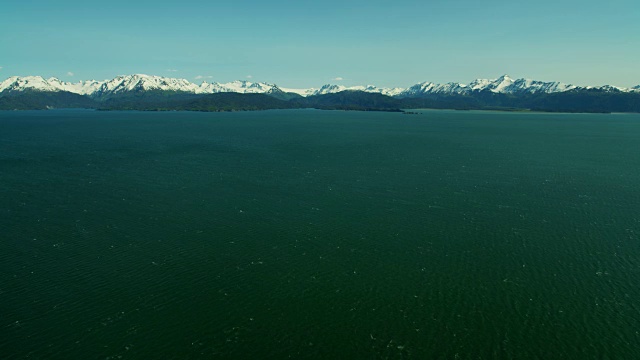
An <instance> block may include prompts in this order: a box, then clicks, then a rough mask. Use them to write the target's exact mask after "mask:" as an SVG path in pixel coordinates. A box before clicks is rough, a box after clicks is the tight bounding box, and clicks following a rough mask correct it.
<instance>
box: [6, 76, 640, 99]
mask: <svg viewBox="0 0 640 360" xmlns="http://www.w3.org/2000/svg"><path fill="white" fill-rule="evenodd" d="M25 90H32V91H52V92H57V91H68V92H71V93H75V94H80V95H87V96H90V97H93V98H103V97H110V96H113V95H117V94H121V93H127V92H132V91H134V92H135V91H148V90H163V91H179V92H186V93H192V94H214V93H221V92H235V93H244V94H246V93H261V94H274V93H283V92H284V93H295V94H298V95H301V96H305V97H306V96H313V95H323V94H331V93H337V92H341V91H345V90H352V91H365V92H370V93H379V94H383V95H388V96H393V97H420V96H425V95H454V94H458V95H459V94H469V93H474V92H480V91H491V92H493V93H500V94H534V93H556V92H564V91H569V90H600V91H607V92H640V85H638V86H635V87H632V88H622V87H616V86H611V85H604V86H597V87H593V86H587V87H579V86H575V85H570V84H563V83H559V82H544V81H537V80H530V79H515V80H514V79H512V78H510V77H509V76H508V75H503V76H501V77H499V78H497V79H491V80H489V79H477V80H474V81H472V82H471V83H469V84H460V83H446V84H435V83H432V82H423V83H419V84H416V85H413V86H411V87H409V88H406V89H405V88H379V87H376V86H373V85H367V86H351V87H346V86H342V85H331V84H327V85H324V86H322V87H320V88H317V89H316V88H309V89H292V88H285V87H278V86H277V85H274V84H268V83H263V82H249V81H232V82H229V83H217V82H213V83H209V82H206V81H205V82H202V83H201V84H200V85H198V84H195V83H192V82H190V81H188V80H186V79H177V78H166V77H161V76H152V75H144V74H134V75H122V76H117V77H115V78H114V79H111V80H104V81H96V80H88V81H79V82H76V83H70V82H64V81H61V80H59V79H57V78H49V79H44V78H43V77H41V76H24V77H20V76H13V77H10V78H8V79H6V80H4V81H2V82H1V83H0V94H2V93H3V92H16V91H25Z"/></svg>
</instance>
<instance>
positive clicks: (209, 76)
mask: <svg viewBox="0 0 640 360" xmlns="http://www.w3.org/2000/svg"><path fill="white" fill-rule="evenodd" d="M195 79H196V80H200V79H213V76H212V75H204V76H203V75H198V76H196V77H195Z"/></svg>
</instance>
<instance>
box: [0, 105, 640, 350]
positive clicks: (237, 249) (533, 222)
mask: <svg viewBox="0 0 640 360" xmlns="http://www.w3.org/2000/svg"><path fill="white" fill-rule="evenodd" d="M417 112H418V114H415V115H403V114H399V113H379V112H341V111H318V110H278V111H259V112H234V113H193V112H97V111H86V110H53V111H40V112H38V111H33V112H30V111H25V112H0V357H1V358H3V359H24V358H30V359H55V358H58V359H214V358H236V359H282V358H294V359H311V358H317V359H320V358H322V359H524V358H526V359H637V358H640V151H639V150H640V146H639V145H638V144H639V143H640V115H637V114H635V115H634V114H546V113H508V112H480V111H478V112H475V111H471V112H469V111H437V110H423V111H422V110H421V111H417Z"/></svg>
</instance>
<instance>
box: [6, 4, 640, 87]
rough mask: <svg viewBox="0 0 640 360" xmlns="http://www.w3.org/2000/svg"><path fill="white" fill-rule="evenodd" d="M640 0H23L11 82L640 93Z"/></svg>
mask: <svg viewBox="0 0 640 360" xmlns="http://www.w3.org/2000/svg"><path fill="white" fill-rule="evenodd" d="M639 60H640V2H639V1H637V0H608V1H602V0H598V1H593V0H581V1H577V0H576V1H574V0H538V1H531V0H526V1H520V0H509V1H505V0H421V1H403V0H395V1H389V0H385V1H378V0H366V1H363V0H340V1H337V0H323V1H304V0H297V1H285V0H271V1H264V0H262V1H254V0H235V1H215V0H208V1H184V2H179V1H162V0H155V1H146V0H142V1H134V0H128V1H121V0H112V1H99V2H92V1H71V0H58V1H51V0H46V1H42V0H21V1H7V2H5V3H4V4H3V5H1V6H0V79H5V78H7V77H9V76H25V75H41V76H44V77H51V76H55V77H58V78H59V79H62V80H65V81H78V80H88V79H96V80H104V79H110V78H113V77H115V76H117V75H124V74H134V73H142V74H149V75H160V76H168V77H177V78H185V79H187V80H189V81H192V82H196V83H199V82H201V81H203V80H206V81H209V82H213V81H218V82H227V81H232V80H251V81H264V82H269V83H275V84H278V85H280V86H283V87H289V88H295V87H299V88H305V87H319V86H322V85H323V84H327V83H332V84H341V85H346V86H351V85H367V84H373V85H377V86H384V87H396V86H397V87H408V86H411V85H413V84H416V83H418V82H423V81H432V82H436V83H445V82H462V83H469V82H471V81H472V80H474V79H476V78H488V79H494V78H497V77H499V76H501V75H503V74H509V75H510V76H511V77H513V78H522V77H523V78H531V79H536V80H543V81H561V82H565V83H572V84H575V85H604V84H611V85H617V86H626V87H628V86H635V85H638V84H640V66H639V65H638V64H640V61H639Z"/></svg>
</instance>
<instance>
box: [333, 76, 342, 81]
mask: <svg viewBox="0 0 640 360" xmlns="http://www.w3.org/2000/svg"><path fill="white" fill-rule="evenodd" d="M331 80H333V81H342V80H344V78H342V77H340V76H338V77H335V78H333V79H331Z"/></svg>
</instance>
